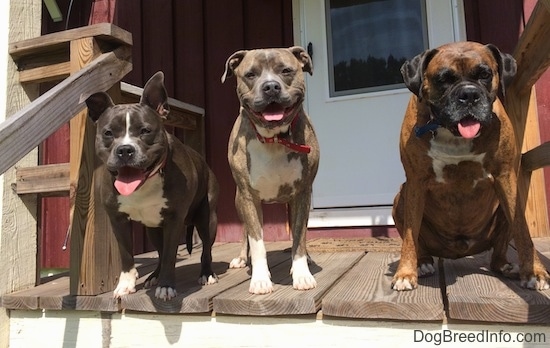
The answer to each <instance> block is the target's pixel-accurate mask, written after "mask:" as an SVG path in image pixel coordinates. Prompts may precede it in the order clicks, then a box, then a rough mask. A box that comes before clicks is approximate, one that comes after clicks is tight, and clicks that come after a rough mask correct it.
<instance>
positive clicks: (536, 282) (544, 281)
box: [521, 265, 550, 290]
mask: <svg viewBox="0 0 550 348" xmlns="http://www.w3.org/2000/svg"><path fill="white" fill-rule="evenodd" d="M549 280H550V276H549V275H548V272H547V271H546V269H545V268H544V266H542V265H540V266H537V265H535V267H534V271H533V273H531V274H529V275H527V276H524V275H523V274H522V276H521V286H523V287H524V288H527V289H532V290H548V289H550V284H549V283H548V282H549Z"/></svg>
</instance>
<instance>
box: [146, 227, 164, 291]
mask: <svg viewBox="0 0 550 348" xmlns="http://www.w3.org/2000/svg"><path fill="white" fill-rule="evenodd" d="M145 232H146V234H147V238H149V241H150V242H151V244H153V246H154V247H155V249H157V252H158V254H159V257H158V263H157V268H156V269H155V270H154V271H153V273H151V274H150V275H149V276H148V277H147V279H146V280H145V283H144V284H143V286H144V287H145V288H146V289H149V288H151V287H153V286H156V285H158V281H159V273H160V260H161V255H162V228H160V227H156V228H153V227H146V228H145Z"/></svg>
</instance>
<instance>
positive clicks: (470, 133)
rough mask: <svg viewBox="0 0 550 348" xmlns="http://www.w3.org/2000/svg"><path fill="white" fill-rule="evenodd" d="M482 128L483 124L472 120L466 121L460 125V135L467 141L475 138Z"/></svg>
mask: <svg viewBox="0 0 550 348" xmlns="http://www.w3.org/2000/svg"><path fill="white" fill-rule="evenodd" d="M480 128H481V124H480V123H479V121H476V120H474V119H472V118H467V119H464V120H462V121H460V122H459V123H458V132H459V133H460V135H462V137H463V138H466V139H472V138H474V137H475V136H476V135H477V133H478V132H479V129H480Z"/></svg>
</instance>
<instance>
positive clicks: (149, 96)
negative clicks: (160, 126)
mask: <svg viewBox="0 0 550 348" xmlns="http://www.w3.org/2000/svg"><path fill="white" fill-rule="evenodd" d="M139 103H140V104H142V105H147V106H149V107H151V108H152V109H153V110H156V111H157V112H158V114H159V115H160V116H161V117H162V118H166V116H168V114H169V113H170V107H169V106H168V93H167V92H166V88H165V87H164V73H163V72H162V71H158V72H157V73H155V74H154V75H153V76H151V78H150V79H149V81H147V83H146V84H145V87H143V94H142V95H141V99H140V100H139Z"/></svg>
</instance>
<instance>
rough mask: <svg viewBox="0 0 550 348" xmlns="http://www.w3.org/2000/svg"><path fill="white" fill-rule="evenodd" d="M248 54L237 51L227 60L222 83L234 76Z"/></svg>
mask: <svg viewBox="0 0 550 348" xmlns="http://www.w3.org/2000/svg"><path fill="white" fill-rule="evenodd" d="M247 52H248V51H246V50H241V51H237V52H235V53H233V54H232V55H231V56H229V58H227V61H226V62H225V71H224V72H223V75H222V83H224V82H225V79H227V78H228V77H231V76H233V75H234V74H233V71H234V70H235V69H236V68H237V67H238V66H239V64H241V62H242V61H243V58H244V56H245V55H246V53H247Z"/></svg>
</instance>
